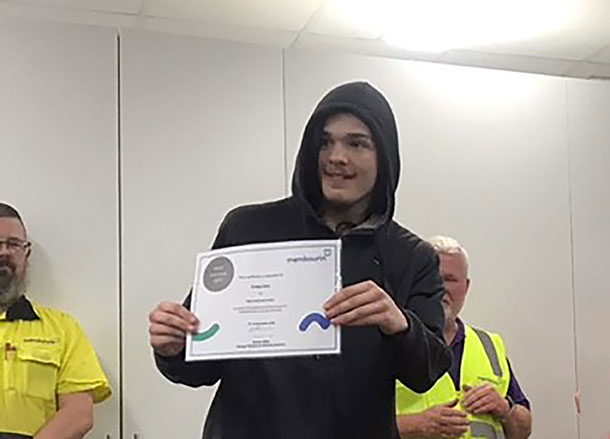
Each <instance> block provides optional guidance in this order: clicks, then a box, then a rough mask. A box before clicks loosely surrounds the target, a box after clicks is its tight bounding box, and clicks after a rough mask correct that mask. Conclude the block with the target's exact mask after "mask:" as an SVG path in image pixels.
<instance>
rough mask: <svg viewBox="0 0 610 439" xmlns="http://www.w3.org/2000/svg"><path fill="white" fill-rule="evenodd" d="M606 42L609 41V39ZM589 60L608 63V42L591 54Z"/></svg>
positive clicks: (609, 53) (609, 57) (609, 56)
mask: <svg viewBox="0 0 610 439" xmlns="http://www.w3.org/2000/svg"><path fill="white" fill-rule="evenodd" d="M608 42H609V43H610V39H609V40H608ZM590 61H593V62H597V63H606V64H610V44H608V45H607V46H604V47H603V48H602V49H601V50H600V51H599V52H597V53H596V54H595V55H594V56H592V57H591V59H590Z"/></svg>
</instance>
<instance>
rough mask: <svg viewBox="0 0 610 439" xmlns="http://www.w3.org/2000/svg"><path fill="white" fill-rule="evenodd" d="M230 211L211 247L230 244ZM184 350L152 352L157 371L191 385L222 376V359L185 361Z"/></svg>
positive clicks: (188, 300)
mask: <svg viewBox="0 0 610 439" xmlns="http://www.w3.org/2000/svg"><path fill="white" fill-rule="evenodd" d="M232 213H233V212H230V213H229V214H228V215H227V216H226V217H225V219H224V221H223V222H222V224H221V225H220V228H219V230H218V234H217V235H216V239H215V240H214V244H212V249H217V248H223V247H228V246H230V245H231V241H230V237H229V229H230V226H229V223H230V219H231V217H232ZM182 305H183V306H184V307H185V308H187V309H190V305H191V293H189V294H188V295H187V297H186V299H185V300H184V302H183V303H182ZM184 356H185V351H182V352H181V353H180V354H178V355H176V356H174V357H163V356H161V355H159V354H157V353H154V357H155V364H156V365H157V369H159V372H161V373H162V374H163V376H165V377H166V378H167V379H168V380H170V381H172V382H174V383H179V384H185V385H187V386H191V387H199V386H211V385H213V384H215V383H216V382H218V380H220V378H221V377H222V371H223V367H224V365H225V361H222V360H210V361H208V360H206V361H194V362H188V363H187V362H186V361H185V360H184Z"/></svg>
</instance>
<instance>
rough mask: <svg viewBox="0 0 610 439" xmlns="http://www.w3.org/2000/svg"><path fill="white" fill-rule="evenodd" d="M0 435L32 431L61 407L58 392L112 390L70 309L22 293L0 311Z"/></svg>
mask: <svg viewBox="0 0 610 439" xmlns="http://www.w3.org/2000/svg"><path fill="white" fill-rule="evenodd" d="M0 343H1V345H0V377H1V381H0V434H1V433H17V434H22V435H26V436H34V435H35V434H36V432H38V431H39V430H40V429H41V428H42V427H43V426H44V425H45V424H46V423H47V422H48V421H49V420H50V419H52V418H53V416H54V415H55V413H56V412H57V396H58V395H62V394H67V393H80V392H88V393H89V394H91V395H92V397H93V401H94V402H96V403H97V402H101V401H103V400H105V399H106V398H108V397H109V396H110V394H111V390H110V387H109V385H108V380H107V379H106V376H105V375H104V372H103V371H102V368H101V366H100V363H99V361H98V359H97V356H96V354H95V351H94V350H93V348H92V347H91V344H90V343H89V340H88V339H87V336H86V335H85V333H84V332H83V330H82V329H81V327H80V325H79V324H78V322H77V321H76V320H75V319H73V318H72V317H70V316H69V315H68V314H66V313H64V312H62V311H58V310H55V309H51V308H48V307H45V306H40V305H38V304H34V305H32V304H31V303H30V302H29V301H28V300H27V299H26V298H25V297H21V298H20V299H19V300H18V301H17V302H16V303H15V304H14V305H13V306H11V307H10V308H9V309H8V310H7V311H6V312H3V313H0Z"/></svg>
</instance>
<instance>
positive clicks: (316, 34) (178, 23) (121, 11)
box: [0, 0, 610, 79]
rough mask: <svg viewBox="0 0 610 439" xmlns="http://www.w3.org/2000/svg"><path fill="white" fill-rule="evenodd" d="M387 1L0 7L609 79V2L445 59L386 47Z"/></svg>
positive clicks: (62, 2) (17, 1)
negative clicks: (537, 31)
mask: <svg viewBox="0 0 610 439" xmlns="http://www.w3.org/2000/svg"><path fill="white" fill-rule="evenodd" d="M380 1H381V0H0V16H9V17H22V18H33V19H42V20H52V21H61V22H73V23H84V24H94V25H102V26H112V27H119V28H123V29H129V28H139V29H148V30H155V31H162V32H172V33H181V34H191V35H198V36H204V37H209V38H218V39H226V40H233V41H242V42H249V43H254V44H264V45H271V46H276V47H298V48H315V49H322V50H340V51H342V52H351V53H361V54H367V55H378V56H388V57H395V58H405V59H415V60H424V61H433V62H441V63H449V64H459V65H468V66H478V67H489V68H496V69H506V70H516V71H524V72H532V73H543V74H549V75H557V76H570V77H577V78H587V79H592V78H605V79H610V0H564V1H563V4H564V5H566V4H569V15H567V16H566V17H564V18H563V19H562V21H561V23H560V24H559V26H557V28H556V29H555V30H551V31H548V32H546V33H545V34H542V35H538V36H532V37H529V38H525V39H521V40H518V41H512V42H510V43H496V44H488V45H481V44H479V45H477V46H474V45H473V46H464V47H455V48H452V49H449V50H446V51H445V52H441V53H429V52H421V51H419V52H414V51H408V50H404V49H398V48H395V47H392V46H389V45H388V44H386V43H385V42H384V41H383V40H382V38H381V37H382V34H383V29H382V28H381V27H380V26H379V25H378V24H376V21H375V20H374V17H375V13H376V7H377V5H378V3H379V2H380ZM421 1H422V2H425V1H428V0H421ZM456 1H457V0H456ZM488 1H490V2H491V1H494V0H488ZM529 1H531V2H533V1H538V0H529ZM557 1H558V0H557ZM350 2H351V3H350ZM552 4H559V3H552ZM346 5H348V6H347V7H346ZM547 7H548V8H549V9H548V12H549V14H551V13H553V12H556V11H554V10H553V9H552V8H553V6H547ZM442 13H443V11H438V18H444V19H447V17H446V16H442V15H441V14H442Z"/></svg>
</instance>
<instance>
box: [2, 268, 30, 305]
mask: <svg viewBox="0 0 610 439" xmlns="http://www.w3.org/2000/svg"><path fill="white" fill-rule="evenodd" d="M26 284H27V282H26V276H25V274H23V275H20V276H16V275H14V274H13V275H9V276H7V277H6V278H5V277H0V310H2V309H7V308H8V307H9V306H11V305H12V304H13V303H14V302H15V301H16V300H17V299H19V297H21V296H22V295H23V294H24V293H25V289H26Z"/></svg>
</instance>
